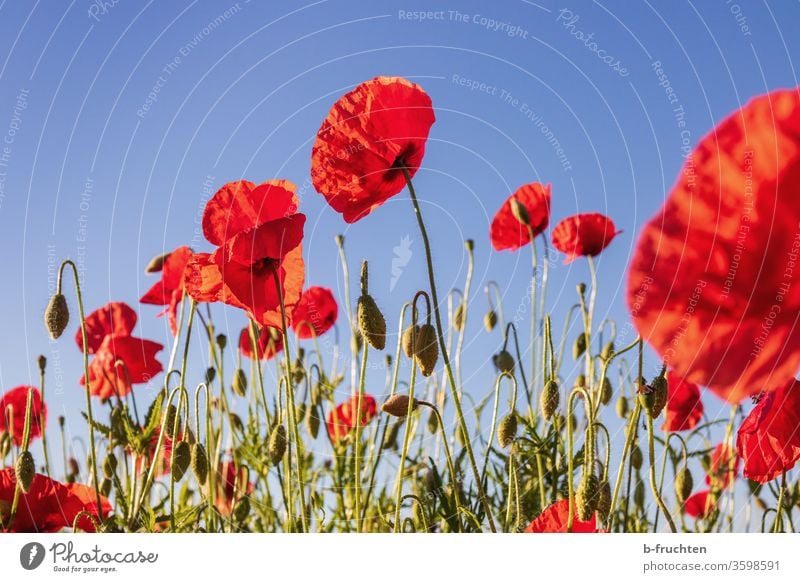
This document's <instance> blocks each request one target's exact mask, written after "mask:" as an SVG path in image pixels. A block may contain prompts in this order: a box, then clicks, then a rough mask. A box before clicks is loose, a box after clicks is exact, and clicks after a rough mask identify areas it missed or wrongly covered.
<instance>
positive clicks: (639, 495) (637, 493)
mask: <svg viewBox="0 0 800 582" xmlns="http://www.w3.org/2000/svg"><path fill="white" fill-rule="evenodd" d="M633 502H634V503H635V504H636V506H637V507H644V481H642V480H641V479H639V480H638V481H636V488H635V489H634V490H633Z"/></svg>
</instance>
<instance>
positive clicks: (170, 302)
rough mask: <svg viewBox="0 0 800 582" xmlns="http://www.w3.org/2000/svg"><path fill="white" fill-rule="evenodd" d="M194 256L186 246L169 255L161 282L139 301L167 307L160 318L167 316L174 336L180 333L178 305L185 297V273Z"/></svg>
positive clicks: (162, 269)
mask: <svg viewBox="0 0 800 582" xmlns="http://www.w3.org/2000/svg"><path fill="white" fill-rule="evenodd" d="M192 254H193V253H192V249H190V248H189V247H186V246H184V247H178V248H177V249H175V250H174V251H172V252H171V253H170V254H169V255H167V257H166V258H165V259H164V264H163V265H162V267H161V280H160V281H157V282H156V283H154V284H153V286H152V287H150V289H148V291H147V293H145V294H144V295H142V297H141V298H140V299H139V301H140V302H141V303H148V304H150V305H166V306H167V307H166V309H164V311H162V312H161V313H159V314H158V316H159V317H161V316H162V315H164V314H167V316H168V318H169V328H170V329H171V330H172V334H173V335H175V334H176V333H178V316H177V314H178V303H180V301H181V297H182V296H183V287H184V272H185V271H186V265H187V264H188V262H189V259H191V258H192Z"/></svg>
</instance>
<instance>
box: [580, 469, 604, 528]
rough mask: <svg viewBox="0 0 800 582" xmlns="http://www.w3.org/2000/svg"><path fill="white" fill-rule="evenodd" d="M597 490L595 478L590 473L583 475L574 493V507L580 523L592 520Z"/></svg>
mask: <svg viewBox="0 0 800 582" xmlns="http://www.w3.org/2000/svg"><path fill="white" fill-rule="evenodd" d="M599 490H600V484H599V483H598V480H597V476H596V475H594V474H592V473H588V474H584V476H583V479H581V483H580V485H578V490H577V491H576V492H575V507H577V509H578V518H579V519H580V520H581V521H589V520H590V519H591V518H592V514H593V513H594V512H595V510H596V509H597V502H598V493H599Z"/></svg>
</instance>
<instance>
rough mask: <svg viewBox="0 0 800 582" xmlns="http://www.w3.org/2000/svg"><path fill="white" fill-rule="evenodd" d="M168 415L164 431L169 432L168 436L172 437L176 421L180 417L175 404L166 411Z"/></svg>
mask: <svg viewBox="0 0 800 582" xmlns="http://www.w3.org/2000/svg"><path fill="white" fill-rule="evenodd" d="M164 414H165V415H166V420H165V422H164V430H165V431H167V434H168V435H170V436H172V433H174V432H175V420H176V417H177V416H178V409H177V408H175V405H174V404H170V405H169V406H167V408H166V410H165V411H164Z"/></svg>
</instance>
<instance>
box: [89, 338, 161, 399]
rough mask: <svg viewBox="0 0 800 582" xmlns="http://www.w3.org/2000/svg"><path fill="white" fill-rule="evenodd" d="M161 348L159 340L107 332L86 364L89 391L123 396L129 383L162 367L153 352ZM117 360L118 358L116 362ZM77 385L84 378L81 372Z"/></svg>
mask: <svg viewBox="0 0 800 582" xmlns="http://www.w3.org/2000/svg"><path fill="white" fill-rule="evenodd" d="M163 348H164V346H162V345H161V344H160V343H157V342H154V341H150V340H144V339H139V338H135V337H131V336H115V335H108V336H106V338H105V339H104V340H103V343H102V344H101V345H100V348H99V349H98V350H97V352H96V353H95V355H94V358H92V361H91V363H90V364H89V392H90V393H91V394H92V396H98V397H99V398H100V400H103V401H105V400H108V399H109V398H111V397H112V396H115V395H116V396H118V397H120V398H121V397H123V396H125V395H126V394H128V393H129V392H130V391H131V389H132V387H133V384H143V383H147V382H149V381H150V379H151V378H152V377H153V376H155V375H156V374H158V373H160V372H161V371H162V370H163V368H162V366H161V362H159V361H158V360H157V359H156V354H157V353H158V352H159V351H161V350H162V349H163ZM117 362H120V364H119V365H118V364H117ZM80 383H81V386H85V385H86V378H85V377H83V376H81V380H80Z"/></svg>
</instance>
